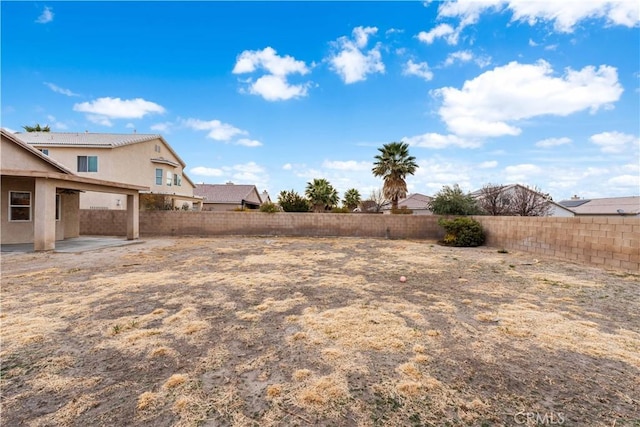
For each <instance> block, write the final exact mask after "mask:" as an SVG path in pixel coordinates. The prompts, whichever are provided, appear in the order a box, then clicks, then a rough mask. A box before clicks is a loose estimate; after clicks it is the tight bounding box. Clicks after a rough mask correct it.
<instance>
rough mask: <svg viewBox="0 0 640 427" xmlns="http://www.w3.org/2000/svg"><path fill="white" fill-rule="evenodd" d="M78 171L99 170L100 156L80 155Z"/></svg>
mask: <svg viewBox="0 0 640 427" xmlns="http://www.w3.org/2000/svg"><path fill="white" fill-rule="evenodd" d="M78 172H98V156H78Z"/></svg>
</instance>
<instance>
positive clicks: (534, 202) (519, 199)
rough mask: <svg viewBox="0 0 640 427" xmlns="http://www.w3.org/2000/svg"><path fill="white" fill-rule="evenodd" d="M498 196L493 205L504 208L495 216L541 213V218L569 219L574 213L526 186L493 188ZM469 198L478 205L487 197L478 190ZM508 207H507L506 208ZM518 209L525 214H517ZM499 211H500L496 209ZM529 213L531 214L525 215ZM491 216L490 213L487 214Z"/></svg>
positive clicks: (514, 185) (512, 185) (516, 185)
mask: <svg viewBox="0 0 640 427" xmlns="http://www.w3.org/2000/svg"><path fill="white" fill-rule="evenodd" d="M495 189H496V191H498V192H499V194H497V195H495V197H496V199H495V203H496V205H497V206H500V204H502V206H503V207H504V210H503V211H502V212H501V213H495V214H496V215H533V214H534V213H540V212H543V213H544V215H543V216H555V217H571V216H573V215H574V213H573V212H572V211H571V210H569V209H567V208H566V207H565V206H562V205H560V204H558V203H556V202H554V201H553V200H550V198H549V200H546V199H547V198H548V196H547V195H546V194H543V193H540V192H537V191H535V190H533V189H531V188H529V187H527V186H524V185H521V184H509V185H501V186H496V187H495ZM470 195H471V197H473V198H474V199H476V201H477V202H478V204H479V205H482V202H483V200H485V198H486V197H488V196H487V195H486V194H485V193H484V191H483V189H479V190H476V191H473V192H471V193H470ZM507 206H508V207H507ZM518 209H522V210H524V211H525V213H519V212H518ZM498 211H500V209H498ZM526 211H530V212H531V213H527V212H526ZM487 213H488V214H489V215H491V214H492V213H491V212H487ZM538 216H540V215H538Z"/></svg>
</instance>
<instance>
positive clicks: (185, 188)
mask: <svg viewBox="0 0 640 427" xmlns="http://www.w3.org/2000/svg"><path fill="white" fill-rule="evenodd" d="M156 145H158V146H160V152H157V151H155V147H156ZM33 146H34V147H36V148H46V149H48V150H49V156H51V158H53V159H55V160H57V161H58V162H60V163H62V164H63V165H65V166H66V167H67V168H69V169H70V170H71V171H73V172H74V173H77V174H78V175H79V176H86V177H89V178H96V179H103V180H107V181H115V182H122V183H126V184H133V185H144V186H148V187H149V188H150V191H151V192H152V193H164V194H169V195H173V194H175V195H176V196H177V198H179V196H184V197H192V196H193V186H192V185H191V184H190V183H189V181H188V180H187V179H185V178H184V177H183V178H182V185H181V186H175V185H173V183H172V185H171V186H168V185H166V177H167V175H166V174H167V172H171V173H172V174H178V175H183V170H182V166H181V165H180V162H179V161H178V159H177V158H176V157H175V156H174V155H173V154H172V153H171V151H170V150H169V148H168V147H167V146H166V145H165V144H164V143H163V142H162V140H160V139H154V140H150V141H144V142H139V143H136V144H129V145H125V146H122V147H117V148H78V147H44V146H39V145H37V144H36V145H33ZM78 156H97V157H98V172H77V161H78V160H77V157H78ZM159 157H163V158H164V159H166V160H170V161H172V162H174V163H177V164H178V166H177V167H173V166H171V165H167V164H162V163H153V162H152V161H151V159H152V158H159ZM156 168H158V169H162V170H163V183H162V185H156V175H155V173H156ZM118 201H119V202H118ZM185 201H186V200H185ZM182 202H183V201H181V202H180V204H179V205H178V207H180V206H182ZM126 203H127V202H126V197H123V196H122V195H119V194H106V193H95V192H86V193H83V194H82V195H81V196H80V207H81V208H82V209H91V208H97V209H121V210H125V209H126ZM188 203H189V204H191V201H188Z"/></svg>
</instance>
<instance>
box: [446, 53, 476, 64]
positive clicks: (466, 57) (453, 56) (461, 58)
mask: <svg viewBox="0 0 640 427" xmlns="http://www.w3.org/2000/svg"><path fill="white" fill-rule="evenodd" d="M472 59H473V54H472V53H471V52H470V51H468V50H459V51H457V52H453V53H450V54H449V55H448V56H447V59H445V61H444V65H445V67H447V66H449V65H453V63H454V62H456V61H458V62H469V61H471V60H472Z"/></svg>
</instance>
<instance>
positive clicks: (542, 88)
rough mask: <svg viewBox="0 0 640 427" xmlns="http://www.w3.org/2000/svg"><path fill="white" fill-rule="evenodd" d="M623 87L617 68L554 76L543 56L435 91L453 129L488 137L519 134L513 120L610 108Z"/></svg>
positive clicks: (601, 68) (572, 72)
mask: <svg viewBox="0 0 640 427" xmlns="http://www.w3.org/2000/svg"><path fill="white" fill-rule="evenodd" d="M622 91H623V89H622V86H621V85H620V83H619V82H618V74H617V70H616V69H615V68H614V67H610V66H607V65H601V66H599V67H598V68H595V67H594V66H587V67H584V68H583V69H582V70H579V71H575V70H572V69H570V68H567V69H566V70H565V73H564V75H562V76H554V73H553V69H552V68H551V66H550V65H549V63H547V62H546V61H542V60H541V61H538V62H536V63H535V64H520V63H518V62H511V63H509V64H507V65H505V66H502V67H497V68H495V69H493V70H491V71H487V72H485V73H483V74H481V75H479V76H478V77H476V78H475V79H473V80H468V81H466V82H465V83H464V85H463V87H462V89H456V88H452V87H444V88H441V89H438V90H436V91H434V92H433V93H434V94H435V95H437V96H440V97H442V100H443V102H442V106H441V108H440V109H439V114H440V117H441V118H442V120H443V121H444V122H445V123H446V124H447V127H448V128H449V130H450V131H451V132H453V133H454V134H456V135H462V136H476V137H483V136H484V137H488V136H501V135H518V134H520V132H521V129H520V128H518V127H516V126H514V125H513V124H511V122H517V121H518V120H522V119H528V118H532V117H537V116H542V115H556V116H567V115H569V114H572V113H575V112H578V111H582V110H586V109H589V110H590V111H591V112H592V113H595V112H596V111H598V110H599V109H600V108H610V107H611V104H612V103H613V102H615V101H617V100H618V99H619V98H620V95H621V94H622Z"/></svg>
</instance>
